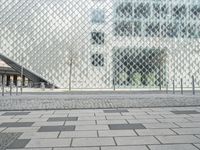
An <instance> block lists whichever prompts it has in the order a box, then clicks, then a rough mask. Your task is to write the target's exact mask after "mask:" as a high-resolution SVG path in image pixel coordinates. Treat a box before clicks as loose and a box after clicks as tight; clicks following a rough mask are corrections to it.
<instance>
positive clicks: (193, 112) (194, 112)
mask: <svg viewBox="0 0 200 150" xmlns="http://www.w3.org/2000/svg"><path fill="white" fill-rule="evenodd" d="M171 112H172V113H174V114H200V112H198V111H196V110H182V111H171Z"/></svg>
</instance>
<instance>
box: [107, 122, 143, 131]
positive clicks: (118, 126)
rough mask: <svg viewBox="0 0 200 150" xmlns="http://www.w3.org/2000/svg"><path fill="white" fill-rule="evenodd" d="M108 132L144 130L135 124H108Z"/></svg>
mask: <svg viewBox="0 0 200 150" xmlns="http://www.w3.org/2000/svg"><path fill="white" fill-rule="evenodd" d="M108 127H109V128H110V130H135V129H146V128H145V126H143V125H142V124H140V123H137V124H109V125H108Z"/></svg>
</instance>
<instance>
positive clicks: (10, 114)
mask: <svg viewBox="0 0 200 150" xmlns="http://www.w3.org/2000/svg"><path fill="white" fill-rule="evenodd" d="M29 113H30V112H6V113H4V114H2V116H14V115H28V114H29Z"/></svg>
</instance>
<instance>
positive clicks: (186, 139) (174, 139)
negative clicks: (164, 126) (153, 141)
mask: <svg viewBox="0 0 200 150" xmlns="http://www.w3.org/2000/svg"><path fill="white" fill-rule="evenodd" d="M156 137H157V138H158V139H159V141H161V142H162V143H163V144H172V143H177V144H179V143H180V144H185V143H199V142H200V139H199V138H197V137H195V136H193V135H173V136H156Z"/></svg>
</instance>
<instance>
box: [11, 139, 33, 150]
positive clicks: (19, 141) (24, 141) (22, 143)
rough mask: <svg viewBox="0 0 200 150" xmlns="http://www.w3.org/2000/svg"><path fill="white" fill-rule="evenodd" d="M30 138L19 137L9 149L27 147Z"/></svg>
mask: <svg viewBox="0 0 200 150" xmlns="http://www.w3.org/2000/svg"><path fill="white" fill-rule="evenodd" d="M29 141H30V139H17V140H15V141H14V142H13V143H11V144H10V145H9V146H8V149H18V148H25V147H26V145H27V144H28V142H29Z"/></svg>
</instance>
